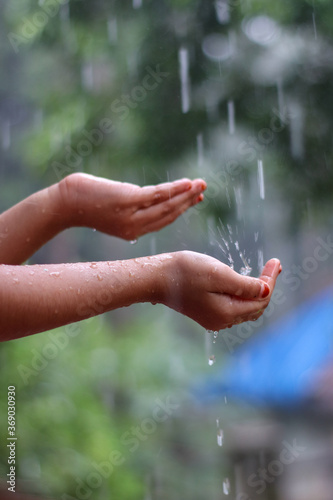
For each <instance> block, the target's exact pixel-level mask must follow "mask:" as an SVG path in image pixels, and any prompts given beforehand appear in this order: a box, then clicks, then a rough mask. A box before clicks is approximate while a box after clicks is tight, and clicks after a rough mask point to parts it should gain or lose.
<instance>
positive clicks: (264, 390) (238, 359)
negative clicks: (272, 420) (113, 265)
mask: <svg viewBox="0 0 333 500" xmlns="http://www.w3.org/2000/svg"><path fill="white" fill-rule="evenodd" d="M330 362H333V288H328V289H326V290H323V291H322V292H321V293H319V294H318V295H316V296H314V297H313V298H312V299H311V300H309V301H307V302H304V303H303V304H302V305H300V306H299V307H297V308H296V309H294V310H293V311H292V312H291V313H290V314H288V315H287V316H285V317H284V318H282V319H281V320H279V321H277V322H276V323H274V324H272V325H271V326H270V327H268V328H267V329H265V330H263V331H262V332H261V334H260V335H259V336H257V337H255V338H252V339H249V340H247V341H246V342H245V343H244V344H243V346H242V347H241V348H239V349H238V350H237V351H236V353H235V354H234V355H233V356H232V358H231V360H230V361H229V363H228V364H227V366H226V367H225V368H224V369H223V371H222V373H221V372H220V373H218V374H217V376H214V378H213V379H211V380H209V381H208V383H207V384H205V388H204V391H203V393H202V392H201V391H200V392H201V395H202V396H203V397H209V398H213V399H215V398H222V397H224V396H229V397H231V398H234V399H242V400H246V401H248V402H251V403H256V404H259V405H267V406H274V407H276V406H280V407H281V406H282V407H295V406H299V405H300V404H302V403H304V402H305V401H306V400H307V399H308V398H309V397H310V396H311V393H312V390H313V387H314V384H315V383H316V377H317V375H318V373H319V371H321V370H322V369H323V368H324V367H325V366H327V365H328V364H329V363H330Z"/></svg>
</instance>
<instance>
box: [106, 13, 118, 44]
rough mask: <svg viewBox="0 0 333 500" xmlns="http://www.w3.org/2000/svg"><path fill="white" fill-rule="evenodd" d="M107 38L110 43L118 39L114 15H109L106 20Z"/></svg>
mask: <svg viewBox="0 0 333 500" xmlns="http://www.w3.org/2000/svg"><path fill="white" fill-rule="evenodd" d="M107 30H108V40H109V42H110V43H117V41H118V23H117V19H116V18H115V17H111V18H110V19H108V21H107Z"/></svg>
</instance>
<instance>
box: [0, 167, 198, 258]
mask: <svg viewBox="0 0 333 500" xmlns="http://www.w3.org/2000/svg"><path fill="white" fill-rule="evenodd" d="M205 189H206V184H205V182H204V181H203V180H202V179H196V180H194V181H190V180H189V179H181V180H178V181H174V182H167V183H164V184H159V185H157V186H145V187H142V188H141V187H139V186H136V185H135V184H129V183H123V182H116V181H111V180H108V179H102V178H99V177H94V176H92V175H86V174H72V175H70V176H68V177H66V178H65V179H64V180H62V181H61V182H60V183H57V184H54V185H52V186H50V187H48V188H46V189H43V190H41V191H39V192H37V193H34V194H33V195H31V196H29V197H28V198H26V199H25V200H23V201H21V202H20V203H18V204H17V205H15V206H14V207H12V208H10V209H9V210H7V211H6V212H4V213H3V214H1V215H0V263H2V264H13V265H17V264H22V263H23V262H25V261H26V260H27V259H28V258H29V257H30V256H31V255H33V254H34V253H35V252H36V251H37V250H38V249H39V248H40V247H41V246H43V245H44V244H45V243H46V242H47V241H49V240H50V239H52V238H53V237H54V236H56V235H57V234H58V233H59V232H61V231H63V230H64V229H67V228H70V227H74V226H85V227H90V228H95V229H98V230H99V231H102V232H104V233H107V234H109V235H112V236H117V237H120V238H124V239H126V240H133V239H135V238H138V237H139V236H142V235H144V234H146V233H148V232H152V231H158V230H159V229H161V228H163V227H164V226H166V225H167V224H170V223H171V222H173V221H174V220H175V219H176V218H177V217H178V216H179V215H180V214H181V213H183V212H184V211H185V210H187V209H188V208H189V207H190V206H192V205H195V204H196V203H199V202H200V201H201V200H202V199H203V195H202V192H203V191H204V190H205Z"/></svg>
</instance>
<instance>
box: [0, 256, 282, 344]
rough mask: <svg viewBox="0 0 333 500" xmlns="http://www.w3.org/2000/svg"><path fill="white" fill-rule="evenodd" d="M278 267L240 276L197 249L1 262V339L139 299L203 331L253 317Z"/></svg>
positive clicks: (260, 310) (264, 300)
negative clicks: (102, 258) (72, 260)
mask: <svg viewBox="0 0 333 500" xmlns="http://www.w3.org/2000/svg"><path fill="white" fill-rule="evenodd" d="M279 271H280V263H279V261H278V260H277V259H272V260H271V261H269V262H268V263H267V264H266V266H265V268H264V271H263V274H262V276H261V279H256V278H250V277H245V276H241V275H239V274H237V273H236V272H235V271H233V270H231V269H230V268H229V267H228V266H226V265H225V264H222V263H221V262H219V261H218V260H216V259H213V258H212V257H209V256H206V255H201V254H197V253H194V252H176V253H171V254H162V255H156V256H153V257H142V258H139V259H132V260H127V261H115V262H98V263H79V264H61V265H47V266H23V267H18V266H7V265H1V266H0V283H1V286H0V304H1V309H2V313H1V315H0V340H10V339H15V338H19V337H24V336H27V335H31V334H34V333H38V332H41V331H45V330H50V329H52V328H56V327H58V326H61V325H65V324H67V323H73V322H76V321H80V320H82V319H86V318H88V317H91V316H96V315H98V314H102V313H104V312H106V311H110V310H113V309H117V308H119V307H124V306H128V305H130V304H133V303H137V302H153V303H161V304H165V305H167V306H169V307H171V308H172V309H174V310H176V311H179V312H181V313H182V314H184V315H186V316H188V317H190V318H192V319H193V320H195V321H197V322H198V323H199V324H201V325H202V326H203V327H205V328H209V329H213V330H220V329H222V328H227V327H230V326H232V325H233V324H236V323H240V322H242V321H247V320H252V319H256V318H258V317H259V316H260V315H261V314H262V313H263V311H264V309H265V307H267V305H268V303H269V300H270V297H271V293H272V291H273V289H274V285H275V281H276V278H277V276H278V274H279Z"/></svg>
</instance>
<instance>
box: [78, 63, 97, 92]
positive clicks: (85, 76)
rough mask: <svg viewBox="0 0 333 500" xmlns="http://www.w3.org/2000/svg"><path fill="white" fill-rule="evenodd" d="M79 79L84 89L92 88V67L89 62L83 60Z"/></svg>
mask: <svg viewBox="0 0 333 500" xmlns="http://www.w3.org/2000/svg"><path fill="white" fill-rule="evenodd" d="M81 81H82V86H83V88H84V89H85V90H93V88H94V67H93V64H92V63H91V62H85V63H84V64H83V66H82V69H81Z"/></svg>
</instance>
